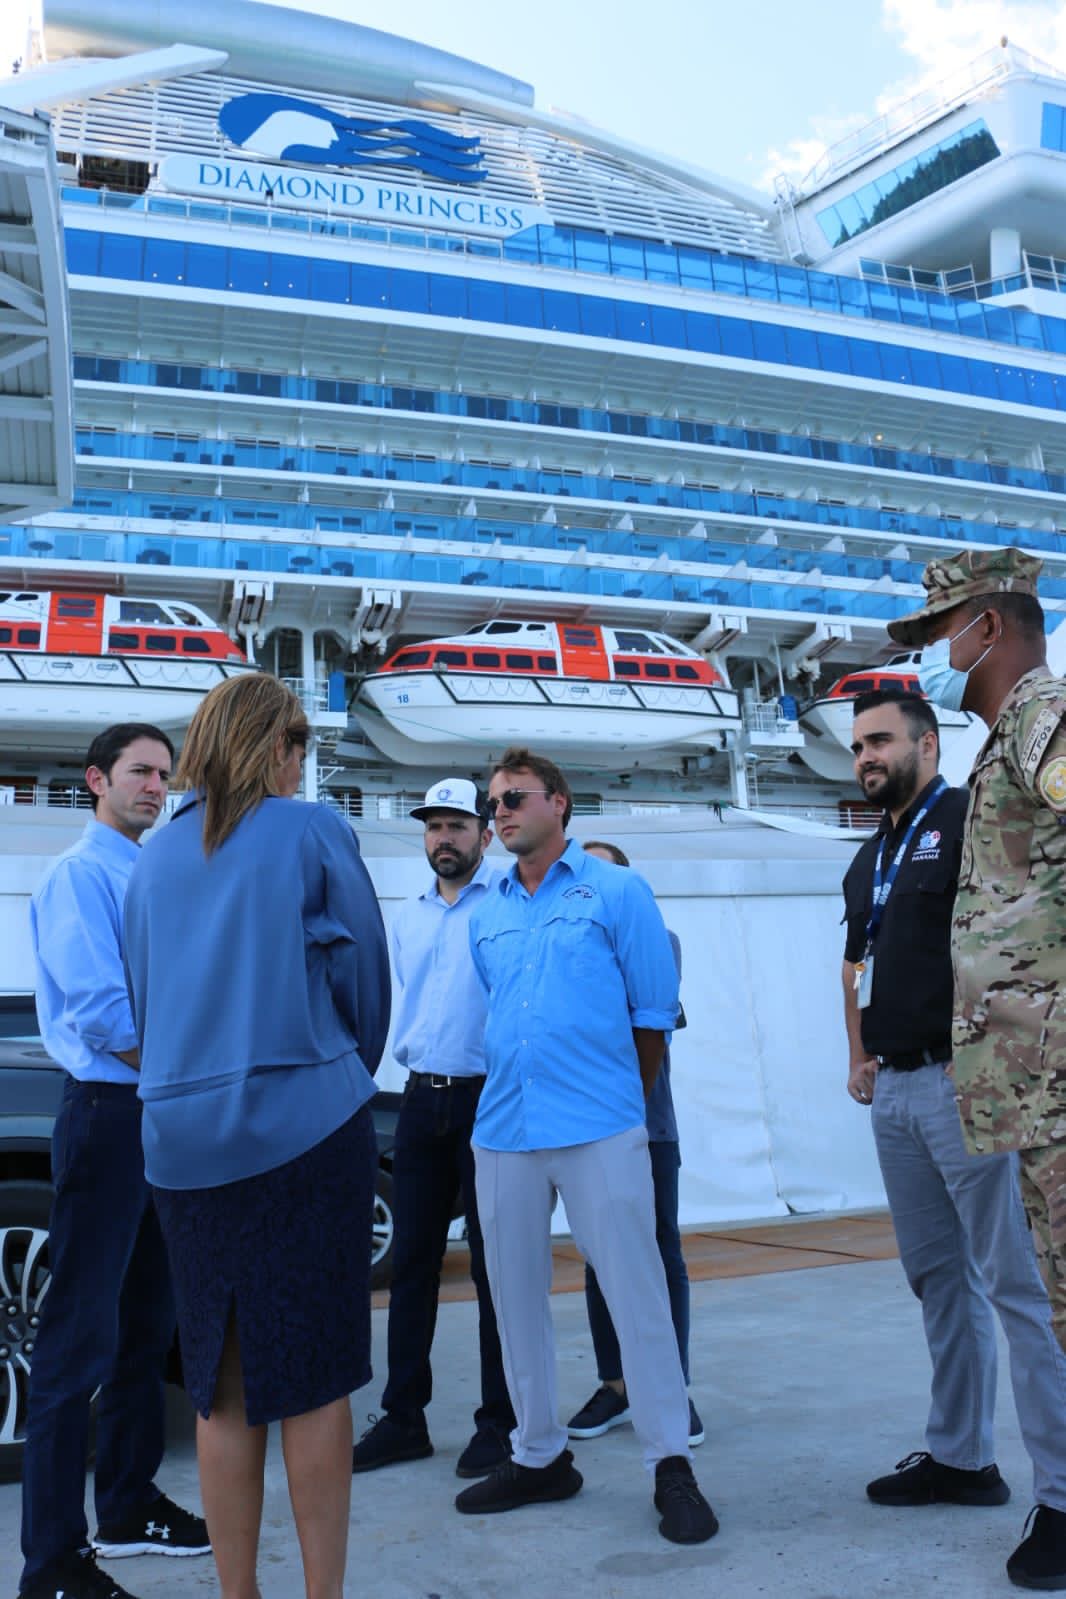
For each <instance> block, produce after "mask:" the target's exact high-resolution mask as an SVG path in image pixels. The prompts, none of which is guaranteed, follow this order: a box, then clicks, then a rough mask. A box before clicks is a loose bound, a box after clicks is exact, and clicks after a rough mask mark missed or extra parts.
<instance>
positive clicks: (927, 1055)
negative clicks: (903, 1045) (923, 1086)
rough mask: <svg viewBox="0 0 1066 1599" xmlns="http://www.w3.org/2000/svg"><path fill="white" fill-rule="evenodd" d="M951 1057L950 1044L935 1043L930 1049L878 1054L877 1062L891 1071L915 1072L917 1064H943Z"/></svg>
mask: <svg viewBox="0 0 1066 1599" xmlns="http://www.w3.org/2000/svg"><path fill="white" fill-rule="evenodd" d="M950 1059H951V1045H950V1044H936V1045H934V1047H933V1048H932V1049H912V1050H904V1051H903V1052H902V1053H901V1054H899V1055H878V1057H877V1064H878V1065H879V1066H887V1067H888V1069H889V1071H893V1072H916V1071H917V1070H918V1068H919V1066H943V1065H944V1063H945V1062H946V1061H949V1060H950Z"/></svg>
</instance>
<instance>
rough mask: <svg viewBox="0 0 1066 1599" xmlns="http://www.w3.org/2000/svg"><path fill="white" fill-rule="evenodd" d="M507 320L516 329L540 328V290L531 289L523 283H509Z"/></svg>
mask: <svg viewBox="0 0 1066 1599" xmlns="http://www.w3.org/2000/svg"><path fill="white" fill-rule="evenodd" d="M507 320H508V322H512V323H514V324H515V326H516V327H525V328H536V327H540V326H541V305H540V290H539V289H532V288H529V287H528V286H527V285H526V284H522V283H508V285H507Z"/></svg>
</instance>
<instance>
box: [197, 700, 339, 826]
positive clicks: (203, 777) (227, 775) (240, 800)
mask: <svg viewBox="0 0 1066 1599" xmlns="http://www.w3.org/2000/svg"><path fill="white" fill-rule="evenodd" d="M309 732H310V728H309V726H308V722H307V717H306V716H305V714H304V708H303V706H302V705H301V704H300V701H299V700H298V699H297V698H296V695H295V694H294V693H293V692H292V690H291V689H288V688H286V687H285V685H284V683H281V682H279V681H278V679H277V678H276V677H271V676H270V675H269V673H267V672H247V673H244V672H242V673H241V675H240V676H239V677H230V678H227V679H226V681H225V682H224V683H219V684H218V685H217V686H216V687H215V688H213V689H212V690H211V692H210V694H208V695H207V697H206V698H205V699H204V700H203V701H202V702H201V704H200V706H199V709H198V710H197V712H196V715H195V716H194V717H193V719H192V722H191V723H190V725H189V731H188V733H187V734H186V736H185V743H184V746H183V747H182V751H181V760H180V761H179V762H178V770H177V776H176V780H175V781H176V786H177V787H181V788H194V789H198V790H199V792H200V795H201V801H200V803H201V804H202V806H203V808H204V854H205V855H210V854H212V853H213V851H214V850H216V849H217V848H218V847H219V845H220V844H224V843H225V841H226V839H227V838H228V837H229V836H230V834H231V833H232V832H233V830H234V828H235V827H236V826H237V824H238V822H240V821H242V820H243V818H244V817H245V816H247V814H248V812H249V811H251V810H254V809H255V807H256V806H257V805H258V804H259V802H260V800H263V799H266V798H267V797H268V796H270V795H276V794H277V793H278V777H279V770H278V758H277V746H278V740H279V739H280V740H282V741H283V742H284V744H285V745H286V747H287V748H289V749H291V748H292V746H293V745H294V744H299V743H303V742H305V741H306V739H307V736H308V734H309Z"/></svg>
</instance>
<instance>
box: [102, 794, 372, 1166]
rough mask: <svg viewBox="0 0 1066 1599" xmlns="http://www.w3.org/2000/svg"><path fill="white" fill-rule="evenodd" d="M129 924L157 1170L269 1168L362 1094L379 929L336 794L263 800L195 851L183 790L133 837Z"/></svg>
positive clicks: (192, 816) (321, 1134)
mask: <svg viewBox="0 0 1066 1599" xmlns="http://www.w3.org/2000/svg"><path fill="white" fill-rule="evenodd" d="M125 928H126V932H125V948H126V970H127V974H128V978H129V986H130V997H131V999H132V1003H133V1015H134V1020H135V1022H136V1025H137V1031H138V1034H139V1036H140V1040H141V1076H140V1093H141V1098H142V1100H143V1101H144V1116H143V1120H142V1134H143V1138H144V1159H145V1171H146V1174H147V1177H148V1181H149V1182H150V1183H152V1184H154V1185H155V1186H156V1187H158V1188H213V1187H217V1186H218V1185H220V1184H223V1183H231V1182H237V1181H239V1180H240V1179H242V1178H245V1177H254V1176H256V1175H258V1174H259V1173H261V1172H267V1171H272V1170H274V1169H275V1168H276V1167H278V1166H282V1165H284V1164H285V1163H286V1161H290V1160H294V1159H295V1158H296V1157H297V1156H298V1155H303V1154H305V1153H306V1152H307V1151H308V1150H309V1149H313V1148H314V1147H315V1145H316V1144H319V1143H321V1142H322V1141H323V1140H324V1139H326V1138H328V1137H329V1136H330V1134H331V1133H334V1132H336V1131H337V1129H338V1128H339V1127H342V1126H343V1125H344V1123H345V1122H346V1121H348V1120H349V1118H350V1117H352V1116H354V1115H355V1113H356V1111H357V1110H358V1109H359V1108H360V1107H361V1106H362V1105H364V1104H365V1103H366V1101H367V1100H368V1099H369V1098H370V1097H371V1095H372V1094H373V1093H374V1084H373V1081H372V1079H371V1077H370V1073H371V1072H373V1071H376V1069H377V1065H378V1062H379V1060H380V1059H381V1052H382V1050H383V1049H384V1047H385V1036H386V1034H387V1032H388V1028H389V994H390V989H389V954H388V945H387V943H386V939H385V928H384V926H383V924H382V920H381V912H380V911H379V909H378V903H377V898H376V896H375V894H374V889H373V885H372V884H371V882H370V878H369V875H368V873H367V870H366V867H365V866H364V865H363V861H362V857H361V856H360V853H359V845H358V844H357V842H356V839H355V834H354V833H353V832H352V830H351V828H350V827H349V825H348V823H347V822H346V821H345V820H344V819H343V817H341V816H338V815H337V813H336V811H332V810H330V809H329V808H328V807H327V806H325V805H308V804H305V803H304V802H303V801H302V800H295V799H279V798H271V799H264V800H262V801H260V803H259V804H258V805H257V806H256V807H255V809H254V810H252V811H249V812H248V814H247V815H246V816H244V817H243V818H242V820H241V821H240V822H239V823H238V824H237V826H236V827H235V828H234V830H233V832H232V833H231V834H230V835H229V837H228V838H227V839H226V840H225V842H224V843H222V844H221V845H220V846H219V847H218V849H216V850H215V851H214V852H213V853H212V854H211V855H205V854H204V846H203V830H202V808H201V807H200V805H199V804H198V803H197V797H196V796H195V795H190V796H189V798H188V799H186V800H185V801H184V802H183V804H182V805H181V806H179V808H178V810H177V811H176V812H175V813H174V816H173V818H172V819H171V821H170V822H169V824H168V825H167V826H166V827H165V828H163V830H162V831H161V833H160V834H159V835H158V837H156V838H153V839H152V841H151V842H150V843H149V844H148V845H147V846H146V847H145V849H144V850H143V851H142V852H141V858H140V860H139V861H138V862H137V867H136V870H135V871H134V873H133V875H132V877H131V879H130V886H129V893H128V894H127V896H126V922H125Z"/></svg>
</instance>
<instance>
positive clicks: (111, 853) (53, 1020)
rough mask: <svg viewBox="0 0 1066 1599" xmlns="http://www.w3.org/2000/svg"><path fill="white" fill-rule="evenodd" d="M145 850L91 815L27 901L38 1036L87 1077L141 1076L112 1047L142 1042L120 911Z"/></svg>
mask: <svg viewBox="0 0 1066 1599" xmlns="http://www.w3.org/2000/svg"><path fill="white" fill-rule="evenodd" d="M140 853H141V851H140V846H139V845H137V844H134V843H133V841H132V839H128V838H126V837H124V835H123V834H122V833H118V832H116V831H115V829H114V828H113V827H107V826H106V825H105V824H104V823H103V822H97V821H95V820H94V821H91V822H89V823H88V824H87V825H86V828H85V831H84V833H83V834H82V836H81V838H80V839H79V840H78V842H77V843H76V844H75V845H74V846H73V847H72V848H71V849H68V850H67V851H66V853H65V854H63V855H60V857H59V859H58V860H57V861H55V862H54V863H53V865H52V867H51V868H50V870H49V872H48V874H47V876H46V877H45V879H44V882H43V883H41V885H40V886H39V888H38V889H37V892H36V893H35V894H34V896H33V898H32V899H31V901H30V937H31V940H32V943H33V958H34V962H35V964H36V967H37V1020H38V1022H39V1023H40V1027H41V1037H42V1039H43V1040H44V1045H45V1048H46V1049H47V1050H48V1053H49V1054H50V1055H51V1057H52V1059H53V1060H54V1061H56V1062H58V1064H59V1065H60V1066H62V1067H63V1068H64V1069H65V1070H66V1071H68V1072H69V1073H70V1075H71V1076H72V1077H77V1078H80V1079H81V1080H82V1081H83V1082H93V1083H135V1082H137V1073H136V1072H135V1071H134V1070H133V1068H132V1067H131V1066H127V1065H126V1064H125V1062H124V1061H121V1060H119V1059H118V1058H117V1056H116V1055H115V1053H114V1051H115V1050H116V1049H121V1050H123V1051H125V1050H128V1049H136V1048H137V1034H136V1031H135V1030H134V1026H133V1014H132V1012H131V1010H130V1000H129V994H128V992H127V990H126V973H125V970H124V968H123V964H122V911H123V906H124V904H125V900H126V887H127V885H128V883H129V880H130V873H131V872H132V870H133V865H134V862H135V861H136V860H137V858H138V856H139V855H140Z"/></svg>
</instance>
